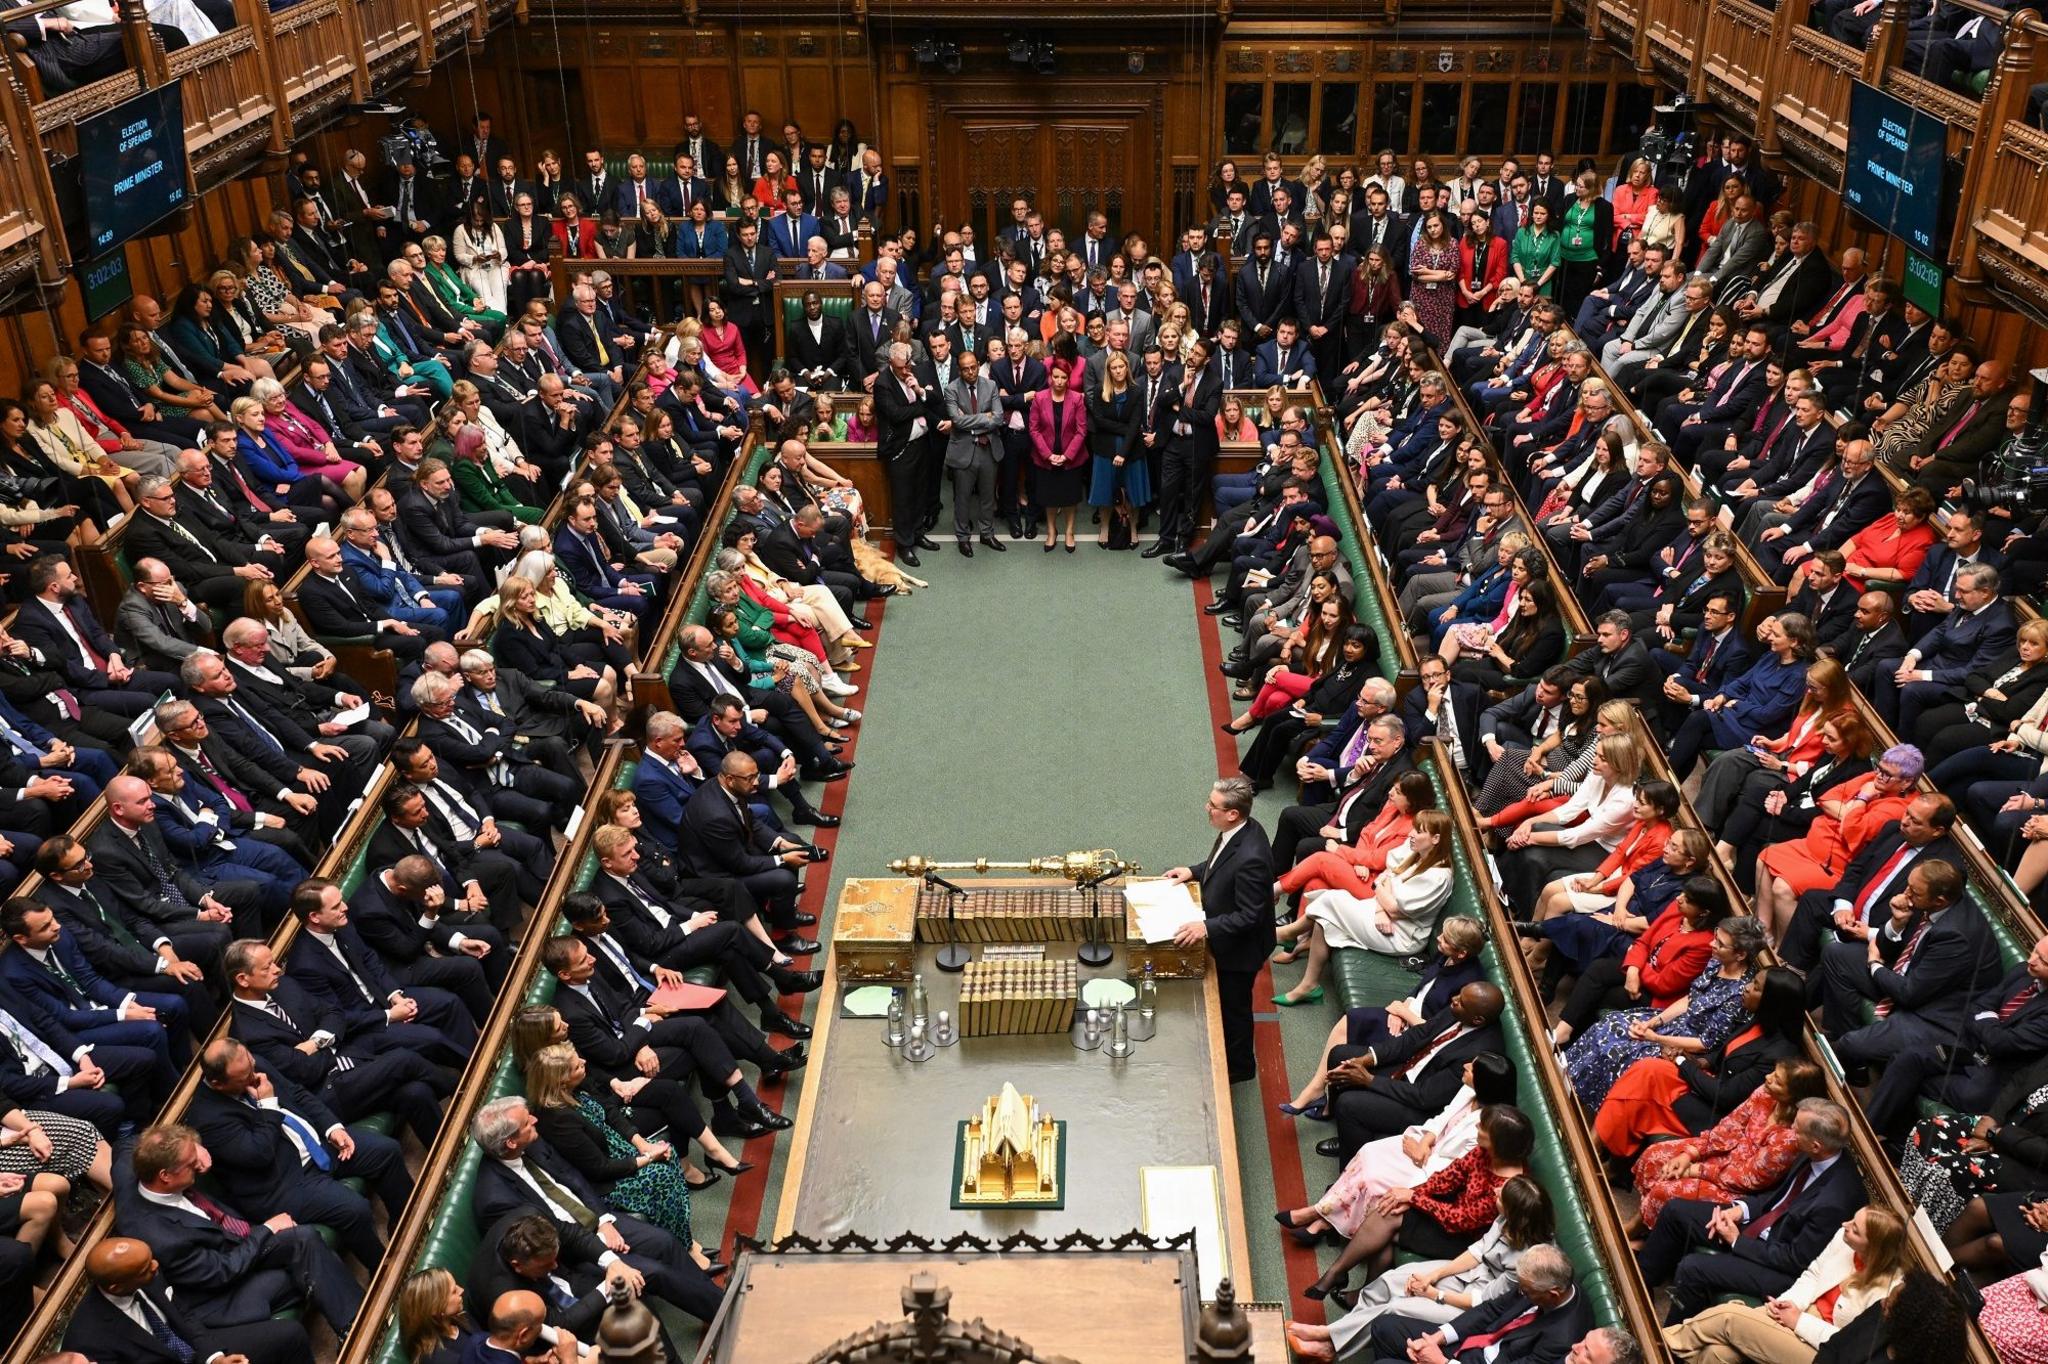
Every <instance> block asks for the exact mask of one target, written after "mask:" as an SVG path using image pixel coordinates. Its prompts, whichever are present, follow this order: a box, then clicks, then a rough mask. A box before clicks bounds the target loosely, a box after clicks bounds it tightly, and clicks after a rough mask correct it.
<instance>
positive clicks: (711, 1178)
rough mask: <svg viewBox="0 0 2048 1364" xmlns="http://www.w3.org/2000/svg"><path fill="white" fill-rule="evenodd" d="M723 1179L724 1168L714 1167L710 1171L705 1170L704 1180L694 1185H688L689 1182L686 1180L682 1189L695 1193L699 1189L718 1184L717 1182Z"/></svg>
mask: <svg viewBox="0 0 2048 1364" xmlns="http://www.w3.org/2000/svg"><path fill="white" fill-rule="evenodd" d="M724 1178H725V1167H723V1166H720V1165H714V1166H712V1167H711V1168H710V1169H708V1170H706V1171H705V1172H704V1178H702V1179H700V1180H698V1181H697V1182H696V1183H695V1184H692V1183H690V1181H689V1180H687V1179H686V1180H684V1181H683V1185H684V1187H686V1188H687V1189H689V1191H690V1192H691V1193H696V1192H698V1191H699V1190H701V1189H708V1188H710V1187H711V1186H712V1185H713V1184H716V1183H718V1181H719V1180H721V1179H724Z"/></svg>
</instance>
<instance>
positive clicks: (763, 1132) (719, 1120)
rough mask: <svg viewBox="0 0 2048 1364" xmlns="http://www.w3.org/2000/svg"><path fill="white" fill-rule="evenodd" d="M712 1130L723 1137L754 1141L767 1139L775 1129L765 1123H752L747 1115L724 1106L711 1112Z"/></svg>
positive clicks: (721, 1105)
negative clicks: (760, 1138) (761, 1138)
mask: <svg viewBox="0 0 2048 1364" xmlns="http://www.w3.org/2000/svg"><path fill="white" fill-rule="evenodd" d="M711 1130H712V1131H713V1132H715V1133H717V1134H718V1135H719V1136H721V1137H738V1138H739V1139H740V1140H741V1141H752V1140H753V1139H754V1138H755V1137H765V1136H767V1135H768V1134H769V1133H770V1132H773V1131H774V1130H775V1129H774V1128H772V1127H769V1126H767V1125H766V1124H764V1123H757V1122H753V1121H750V1120H749V1119H748V1118H747V1117H746V1116H745V1115H743V1114H741V1113H739V1112H737V1111H736V1110H734V1109H732V1108H728V1107H726V1106H725V1105H723V1104H720V1105H719V1106H718V1107H716V1108H714V1109H712V1110H711Z"/></svg>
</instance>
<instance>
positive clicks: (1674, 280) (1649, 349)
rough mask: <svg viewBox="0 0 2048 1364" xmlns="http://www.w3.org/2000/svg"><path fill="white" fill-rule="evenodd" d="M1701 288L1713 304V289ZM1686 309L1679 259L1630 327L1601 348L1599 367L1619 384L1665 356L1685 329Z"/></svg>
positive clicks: (1660, 277)
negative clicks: (1658, 357) (1667, 349)
mask: <svg viewBox="0 0 2048 1364" xmlns="http://www.w3.org/2000/svg"><path fill="white" fill-rule="evenodd" d="M1699 288H1700V291H1701V292H1702V293H1704V294H1705V295H1706V296H1707V298H1708V299H1709V300H1710V301H1711V299H1712V297H1713V288H1712V286H1711V285H1709V284H1707V282H1706V281H1705V280H1701V281H1700V282H1699ZM1687 306H1688V305H1687V301H1686V279H1685V267H1684V266H1683V265H1681V264H1680V263H1679V262H1678V261H1677V260H1676V259H1672V260H1668V261H1665V262H1664V268H1663V269H1662V270H1660V271H1658V273H1657V291H1656V292H1655V293H1653V294H1651V295H1650V296H1649V297H1648V298H1646V299H1644V300H1643V304H1642V306H1641V307H1640V308H1637V309H1636V313H1635V316H1634V317H1631V318H1630V319H1629V320H1628V325H1627V326H1625V327H1623V328H1622V329H1621V332H1620V333H1619V334H1618V335H1617V336H1615V337H1614V339H1613V340H1611V341H1609V342H1608V343H1607V344H1606V345H1604V346H1602V347H1601V348H1600V367H1601V368H1602V369H1604V370H1606V371H1607V374H1608V377H1609V378H1611V379H1613V380H1614V381H1615V382H1616V383H1620V382H1621V381H1622V378H1623V376H1625V375H1627V374H1631V373H1633V372H1634V371H1636V370H1638V369H1641V368H1642V367H1643V366H1644V365H1646V364H1648V363H1649V362H1650V361H1651V360H1653V359H1655V358H1656V357H1657V356H1660V355H1662V354H1663V353H1664V347H1665V346H1667V345H1669V344H1671V338H1672V337H1674V336H1676V335H1678V332H1679V329H1680V328H1681V327H1683V326H1684V325H1685V314H1686V309H1687Z"/></svg>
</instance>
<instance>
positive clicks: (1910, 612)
mask: <svg viewBox="0 0 2048 1364" xmlns="http://www.w3.org/2000/svg"><path fill="white" fill-rule="evenodd" d="M1984 522H1985V517H1984V514H1983V513H1982V512H1980V511H1978V510H1977V509H1976V508H1974V507H1957V508H1956V509H1955V510H1953V511H1951V512H1950V513H1949V514H1948V520H1947V521H1945V522H1943V523H1942V527H1941V542H1940V543H1939V544H1937V545H1935V546H1934V547H1933V548H1932V549H1930V550H1928V551H1927V557H1926V558H1924V559H1922V560H1921V561H1920V567H1919V569H1918V570H1916V571H1915V572H1914V574H1913V576H1912V578H1911V580H1909V581H1908V582H1907V583H1906V591H1905V594H1904V596H1903V597H1902V598H1901V600H1902V601H1903V602H1904V603H1905V609H1906V618H1905V620H1904V621H1903V622H1901V624H1902V625H1903V627H1904V629H1905V632H1906V637H1907V638H1908V639H1918V638H1920V637H1921V636H1922V635H1924V634H1926V633H1927V632H1928V631H1929V630H1932V629H1933V628H1934V627H1935V626H1937V625H1939V624H1941V621H1942V617H1944V616H1946V615H1947V614H1948V613H1949V612H1950V611H1951V610H1952V609H1953V608H1954V607H1955V604H1956V595H1955V594H1956V574H1957V572H1958V571H1959V570H1961V569H1964V568H1967V567H1968V566H1969V565H1971V564H1989V565H1991V566H1992V567H1993V568H2003V567H2005V556H2004V555H2003V554H2001V553H1999V552H1998V551H1997V550H1996V549H1994V548H1992V547H1991V546H1990V545H1987V544H1985V543H1984Z"/></svg>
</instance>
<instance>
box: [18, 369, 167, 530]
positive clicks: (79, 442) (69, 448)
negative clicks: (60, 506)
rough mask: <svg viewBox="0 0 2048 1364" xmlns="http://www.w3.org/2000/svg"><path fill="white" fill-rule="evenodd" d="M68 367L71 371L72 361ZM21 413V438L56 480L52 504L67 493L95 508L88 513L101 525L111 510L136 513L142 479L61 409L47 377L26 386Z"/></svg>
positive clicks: (62, 405)
mask: <svg viewBox="0 0 2048 1364" xmlns="http://www.w3.org/2000/svg"><path fill="white" fill-rule="evenodd" d="M72 364H73V368H74V371H75V369H76V362H75V361H74V362H72ZM53 367H54V365H53ZM23 410H24V412H25V414H26V416H27V420H28V429H27V431H26V432H25V433H24V434H26V435H27V437H28V439H29V440H31V441H33V442H35V445H36V448H37V449H39V450H41V451H42V453H43V457H44V458H45V459H46V460H47V461H48V462H49V463H50V464H51V465H53V466H55V468H56V470H57V472H58V474H59V476H60V477H59V483H60V486H59V488H58V490H57V491H58V493H59V495H60V496H59V498H57V499H55V500H60V501H61V500H68V499H65V498H64V497H63V496H62V494H65V493H67V492H68V493H70V494H71V496H72V497H73V498H79V499H83V500H84V501H86V502H88V503H91V504H94V505H93V507H92V510H93V512H94V513H95V514H97V515H98V516H99V517H100V519H101V520H102V521H105V520H108V519H111V515H112V513H113V512H114V511H117V510H118V511H121V512H132V511H134V510H135V497H134V492H135V485H136V484H138V483H140V482H141V481H142V475H141V474H140V473H139V472H137V471H136V470H134V469H130V468H126V467H124V466H123V465H122V464H121V462H120V461H118V460H116V459H115V458H114V457H113V456H111V455H109V454H108V453H107V452H106V451H105V450H104V449H103V448H101V446H100V445H99V444H98V443H97V442H95V441H94V440H93V438H92V437H91V436H88V435H87V434H86V433H85V427H84V426H83V424H82V423H80V421H79V420H78V414H77V413H76V412H74V411H72V410H71V409H70V408H69V407H66V406H65V405H64V403H63V401H62V399H61V397H60V395H59V390H58V387H57V385H56V384H55V383H54V382H52V381H51V380H48V379H45V380H41V381H39V382H36V383H33V384H30V385H29V389H28V394H27V401H26V402H25V403H24V404H23ZM48 519H54V518H48Z"/></svg>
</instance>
